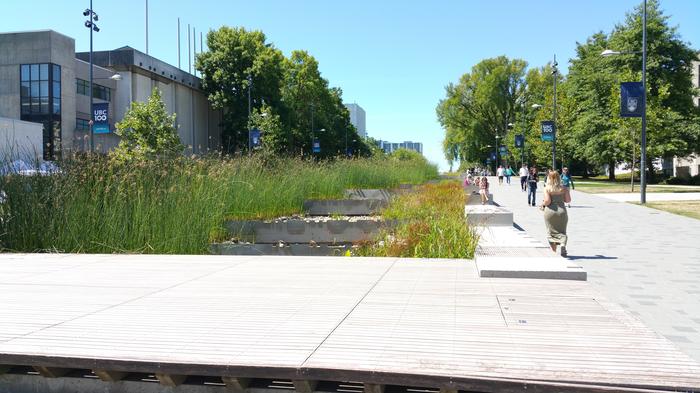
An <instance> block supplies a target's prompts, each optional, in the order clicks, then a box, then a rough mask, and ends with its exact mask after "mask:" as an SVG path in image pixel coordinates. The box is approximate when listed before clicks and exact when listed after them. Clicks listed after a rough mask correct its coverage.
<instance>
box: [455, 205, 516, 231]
mask: <svg viewBox="0 0 700 393" xmlns="http://www.w3.org/2000/svg"><path fill="white" fill-rule="evenodd" d="M464 216H465V217H466V219H467V223H468V224H470V225H473V226H488V227H493V226H507V227H513V212H512V211H510V210H508V209H506V208H503V207H500V206H494V205H481V204H479V205H466V206H464Z"/></svg>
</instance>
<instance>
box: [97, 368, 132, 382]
mask: <svg viewBox="0 0 700 393" xmlns="http://www.w3.org/2000/svg"><path fill="white" fill-rule="evenodd" d="M92 372H93V373H95V375H97V376H98V377H99V378H100V379H101V380H103V381H105V382H117V381H119V380H122V379H124V377H126V376H127V375H129V373H127V372H123V371H112V370H92Z"/></svg>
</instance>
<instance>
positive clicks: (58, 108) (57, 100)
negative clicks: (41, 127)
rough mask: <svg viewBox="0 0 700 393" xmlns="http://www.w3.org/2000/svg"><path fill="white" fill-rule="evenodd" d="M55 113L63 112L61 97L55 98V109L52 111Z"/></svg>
mask: <svg viewBox="0 0 700 393" xmlns="http://www.w3.org/2000/svg"><path fill="white" fill-rule="evenodd" d="M51 113H53V114H54V115H60V114H61V99H60V98H55V97H54V99H53V110H52V111H51Z"/></svg>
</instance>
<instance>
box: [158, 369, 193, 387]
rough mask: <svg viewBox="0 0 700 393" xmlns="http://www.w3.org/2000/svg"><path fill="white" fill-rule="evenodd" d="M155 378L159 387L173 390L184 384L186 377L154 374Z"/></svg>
mask: <svg viewBox="0 0 700 393" xmlns="http://www.w3.org/2000/svg"><path fill="white" fill-rule="evenodd" d="M156 378H158V382H160V384H161V385H163V386H169V387H171V388H174V387H176V386H178V385H181V384H182V383H183V382H185V379H187V375H177V374H161V373H156Z"/></svg>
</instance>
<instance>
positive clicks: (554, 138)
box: [552, 55, 559, 171]
mask: <svg viewBox="0 0 700 393" xmlns="http://www.w3.org/2000/svg"><path fill="white" fill-rule="evenodd" d="M558 65H559V63H557V55H554V63H552V76H553V77H554V104H553V107H552V121H553V122H554V132H553V133H552V170H554V171H556V170H557V79H558V77H559V70H558V69H557V66H558Z"/></svg>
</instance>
